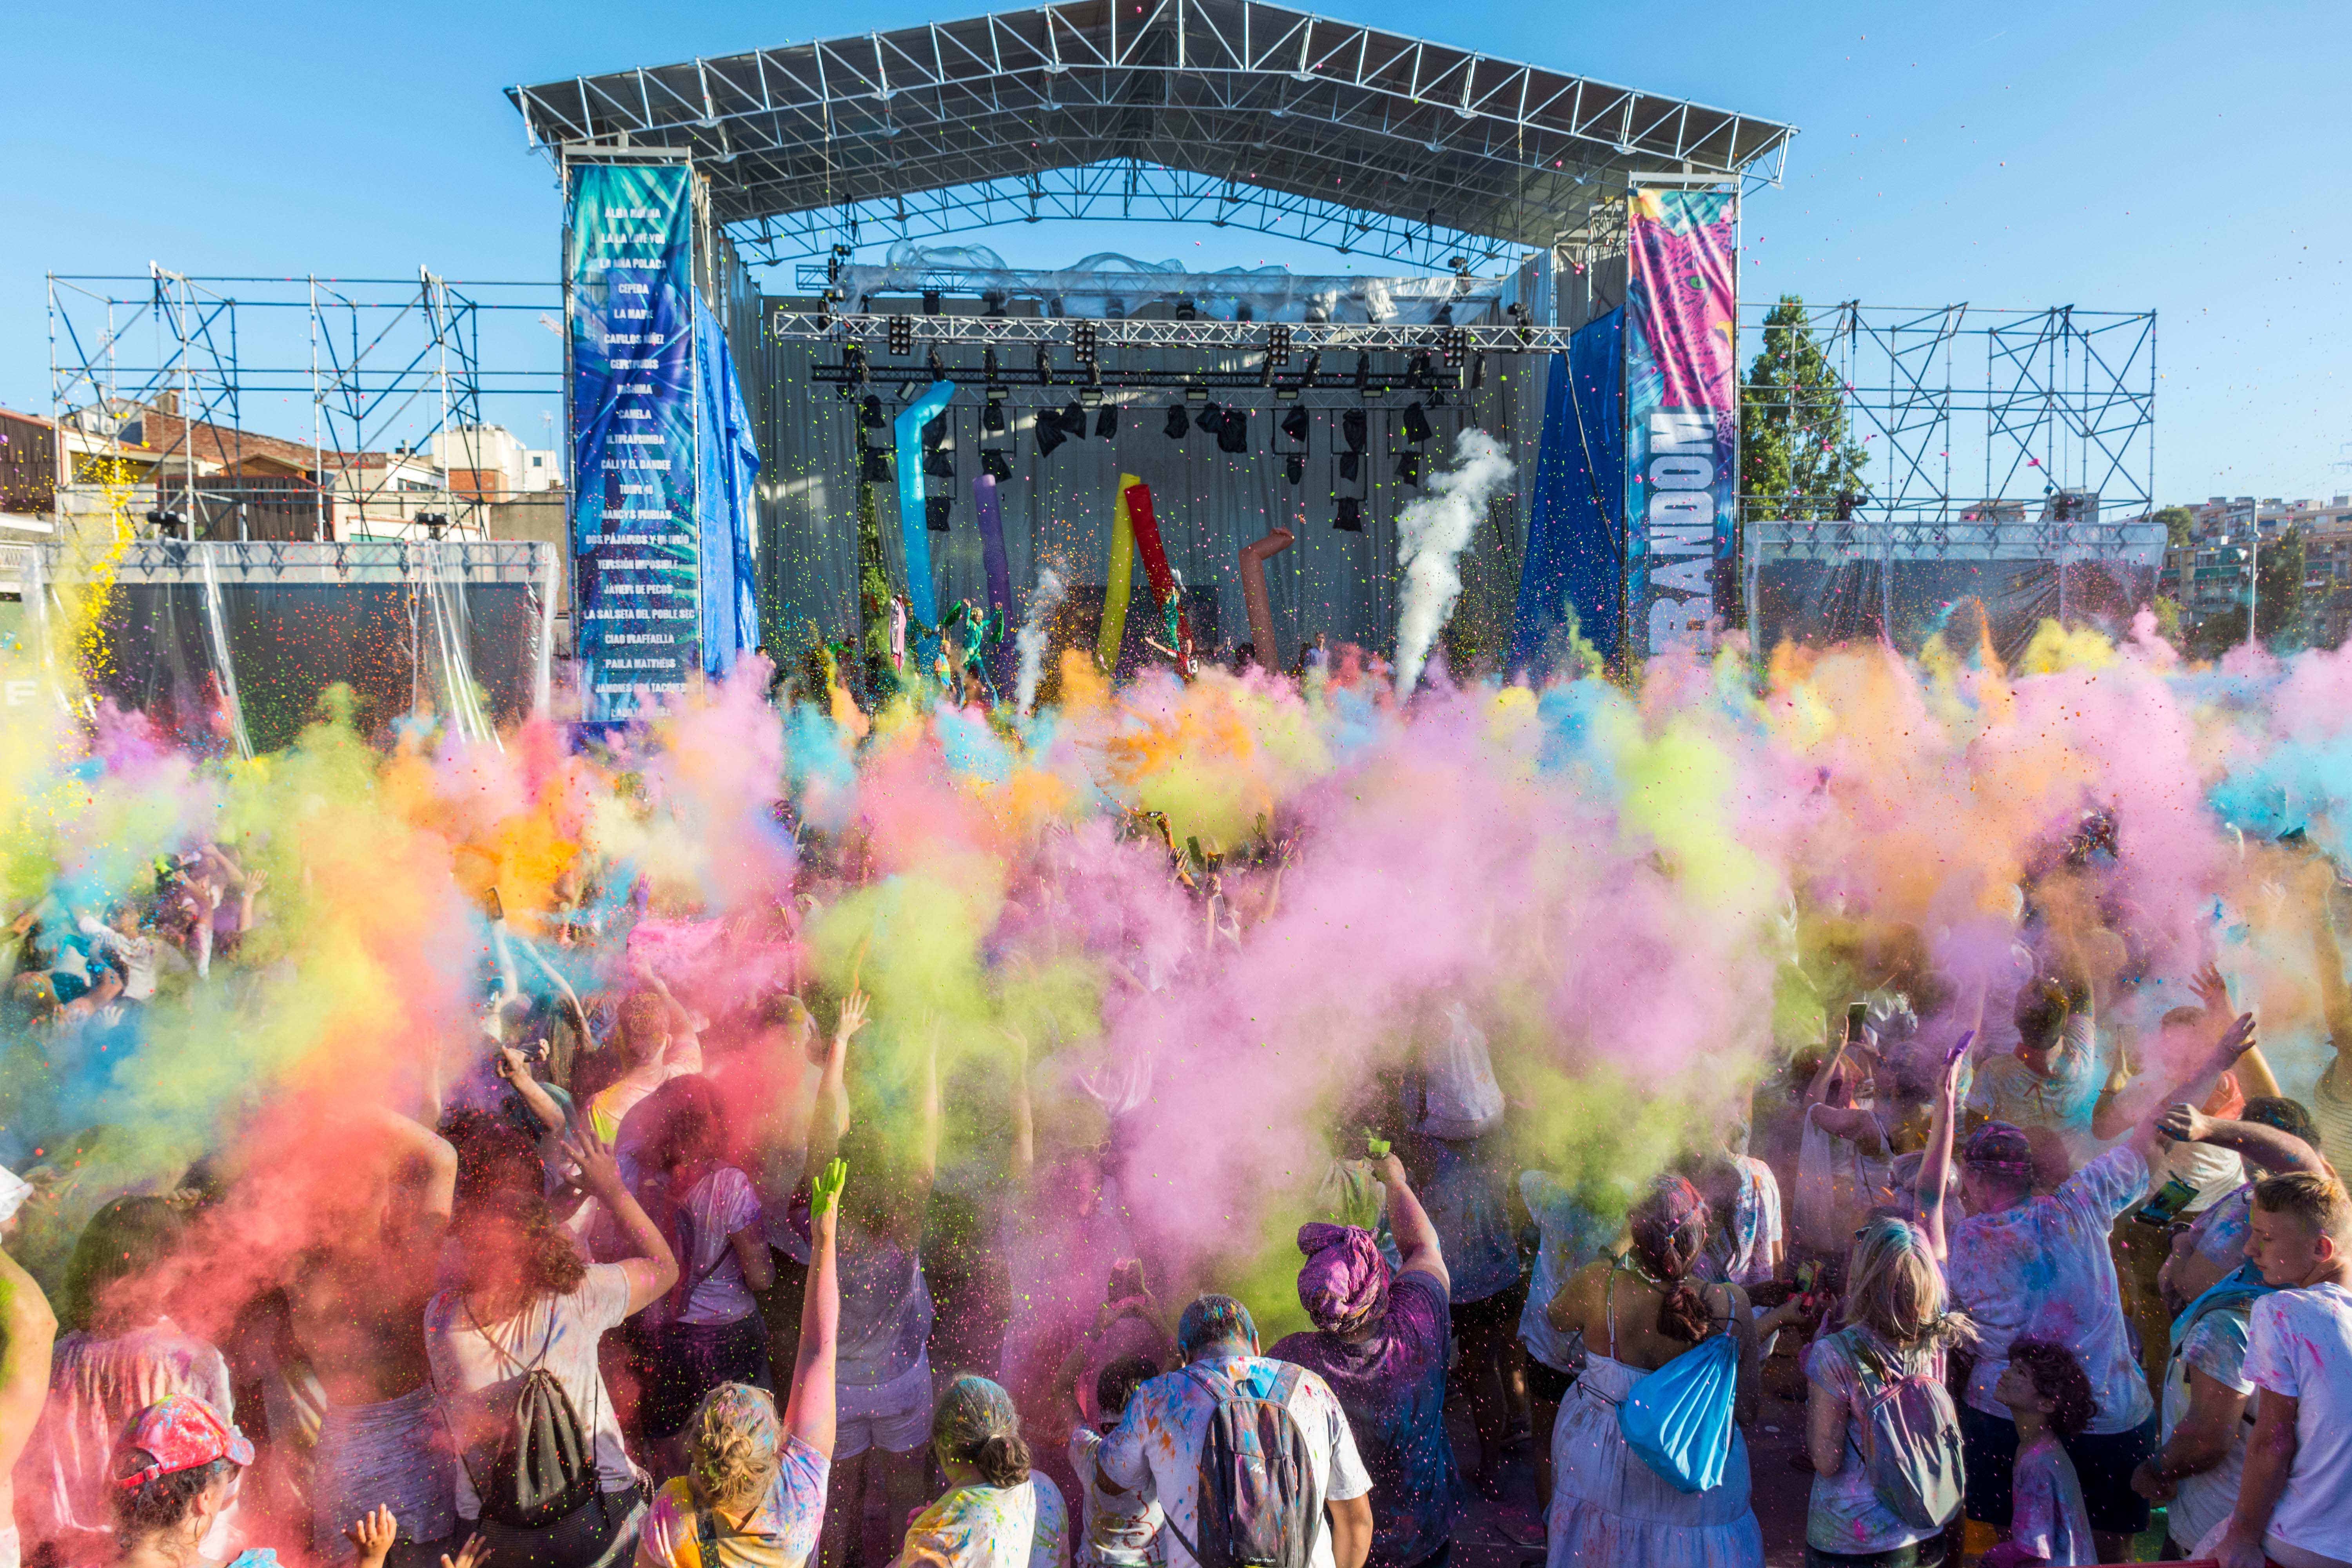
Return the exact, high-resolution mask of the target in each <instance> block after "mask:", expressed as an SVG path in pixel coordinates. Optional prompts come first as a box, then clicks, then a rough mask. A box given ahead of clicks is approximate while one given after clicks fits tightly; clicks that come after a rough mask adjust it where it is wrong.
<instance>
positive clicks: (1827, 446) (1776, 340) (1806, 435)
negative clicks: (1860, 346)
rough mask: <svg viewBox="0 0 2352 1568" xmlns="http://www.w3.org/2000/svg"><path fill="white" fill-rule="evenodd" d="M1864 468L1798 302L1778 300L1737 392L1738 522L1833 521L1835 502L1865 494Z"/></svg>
mask: <svg viewBox="0 0 2352 1568" xmlns="http://www.w3.org/2000/svg"><path fill="white" fill-rule="evenodd" d="M1868 460H1869V454H1868V453H1866V452H1864V450H1863V448H1862V447H1861V445H1860V444H1859V443H1857V442H1856V441H1854V440H1853V438H1852V437H1851V435H1850V433H1849V431H1848V429H1847V426H1846V411H1845V398H1844V393H1843V387H1842V386H1841V385H1840V383H1839V378H1838V374H1837V367H1836V366H1834V365H1832V363H1830V357H1829V354H1828V353H1826V352H1825V351H1824V350H1823V348H1822V340H1821V339H1820V338H1819V337H1816V336H1815V335H1814V334H1813V332H1812V331H1811V330H1809V329H1808V328H1807V326H1806V324H1805V302H1804V301H1803V300H1801V299H1799V298H1798V297H1797V296H1796V295H1794V294H1783V295H1781V296H1780V303H1779V304H1777V305H1775V306H1773V307H1772V313H1771V314H1770V315H1769V316H1767V317H1765V318H1764V346H1763V347H1762V348H1761V349H1760V350H1759V351H1758V352H1757V355H1756V361H1755V363H1753V364H1751V365H1750V366H1749V367H1748V380H1747V382H1746V383H1745V384H1743V385H1742V386H1741V387H1740V396H1739V490H1740V517H1741V518H1742V520H1743V521H1745V520H1748V519H1755V518H1788V519H1791V520H1795V521H1811V520H1814V519H1820V518H1829V517H1835V516H1836V515H1837V510H1838V497H1839V496H1840V495H1841V494H1853V495H1865V494H1867V493H1868V492H1869V487H1868V486H1867V485H1865V484H1864V482H1863V479H1862V470H1863V466H1864V463H1866V462H1867V461H1868Z"/></svg>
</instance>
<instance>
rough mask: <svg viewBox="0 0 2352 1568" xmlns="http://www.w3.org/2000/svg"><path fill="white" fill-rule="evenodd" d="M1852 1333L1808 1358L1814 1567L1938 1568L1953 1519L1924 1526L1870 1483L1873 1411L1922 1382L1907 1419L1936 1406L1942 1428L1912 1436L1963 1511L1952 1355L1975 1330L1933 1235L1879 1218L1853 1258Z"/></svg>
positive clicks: (1848, 1328)
mask: <svg viewBox="0 0 2352 1568" xmlns="http://www.w3.org/2000/svg"><path fill="white" fill-rule="evenodd" d="M1844 1321H1845V1326H1844V1327H1843V1328H1842V1329H1840V1330H1838V1331H1836V1332H1835V1333H1832V1334H1824V1335H1823V1336H1822V1338H1821V1339H1820V1340H1818V1341H1816V1342H1814V1344H1813V1346H1812V1348H1811V1351H1809V1352H1807V1353H1806V1360H1805V1376H1806V1379H1807V1381H1808V1382H1810V1383H1811V1385H1812V1393H1811V1404H1810V1405H1809V1406H1808V1408H1807V1416H1806V1425H1805V1439H1806V1447H1807V1449H1808V1450H1809V1451H1810V1453H1811V1458H1812V1461H1813V1496H1812V1504H1811V1509H1810V1510H1808V1512H1807V1515H1806V1520H1805V1563H1806V1568H1849V1565H1867V1568H1936V1565H1937V1564H1938V1563H1942V1562H1943V1561H1944V1529H1945V1526H1946V1525H1948V1523H1949V1522H1950V1521H1949V1520H1948V1519H1946V1520H1942V1521H1937V1522H1935V1523H1933V1524H1922V1523H1920V1522H1918V1521H1916V1520H1915V1519H1911V1518H1906V1515H1905V1513H1904V1512H1902V1511H1898V1510H1896V1509H1895V1508H1894V1507H1891V1506H1890V1505H1889V1500H1887V1499H1885V1498H1883V1497H1881V1496H1880V1495H1879V1492H1878V1489H1877V1488H1876V1487H1875V1485H1874V1483H1873V1480H1872V1477H1871V1446H1872V1444H1873V1442H1874V1440H1875V1439H1874V1435H1873V1425H1874V1424H1873V1422H1872V1419H1871V1415H1870V1412H1871V1409H1872V1407H1873V1405H1874V1402H1875V1401H1877V1400H1880V1399H1883V1398H1885V1397H1886V1390H1887V1388H1888V1386H1889V1385H1890V1384H1895V1383H1898V1382H1901V1381H1903V1380H1906V1379H1919V1380H1923V1382H1922V1383H1920V1384H1914V1385H1913V1386H1914V1388H1916V1389H1921V1390H1922V1391H1924V1390H1925V1389H1926V1388H1927V1387H1928V1386H1932V1388H1933V1390H1934V1391H1935V1393H1927V1394H1925V1397H1924V1399H1916V1400H1911V1401H1907V1402H1906V1405H1905V1409H1906V1413H1908V1412H1909V1411H1910V1410H1913V1409H1916V1408H1922V1407H1932V1408H1934V1409H1935V1410H1936V1411H1937V1416H1936V1419H1935V1421H1934V1429H1933V1430H1929V1431H1918V1432H1914V1433H1913V1434H1912V1436H1913V1438H1914V1439H1915V1440H1916V1441H1917V1442H1919V1443H1921V1444H1923V1445H1924V1446H1925V1447H1926V1448H1927V1451H1928V1453H1929V1454H1930V1455H1931V1456H1933V1457H1935V1458H1938V1459H1940V1460H1941V1461H1942V1462H1944V1463H1947V1464H1948V1466H1949V1467H1950V1470H1949V1474H1950V1478H1951V1482H1952V1486H1953V1488H1954V1491H1953V1493H1952V1500H1953V1509H1952V1511H1954V1512H1958V1490H1957V1488H1958V1485H1959V1477H1960V1469H1959V1455H1960V1425H1959V1415H1958V1412H1957V1411H1955V1410H1954V1409H1953V1408H1952V1405H1951V1401H1950V1398H1949V1396H1948V1395H1946V1396H1944V1397H1943V1398H1942V1399H1940V1400H1938V1399H1937V1398H1936V1394H1937V1393H1940V1392H1941V1391H1942V1389H1943V1387H1944V1354H1945V1351H1946V1349H1947V1348H1948V1346H1949V1345H1950V1344H1951V1343H1952V1342H1954V1341H1955V1340H1964V1339H1966V1338H1967V1337H1969V1324H1968V1320H1967V1319H1965V1318H1962V1317H1957V1316H1955V1315H1954V1314H1953V1313H1952V1312H1951V1310H1950V1300H1949V1298H1948V1295H1947V1294H1946V1292H1945V1289H1944V1271H1943V1269H1942V1268H1940V1267H1938V1266H1937V1262H1936V1257H1935V1253H1934V1252H1933V1251H1932V1250H1931V1249H1930V1247H1929V1246H1928V1242H1927V1237H1926V1235H1924V1234H1923V1233H1922V1232H1921V1231H1920V1230H1919V1228H1918V1227H1917V1226H1914V1225H1912V1224H1910V1223H1909V1222H1908V1221H1906V1220H1901V1219H1896V1218H1893V1217H1891V1216H1887V1215H1880V1216H1878V1217H1876V1218H1874V1219H1873V1220H1871V1221H1870V1223H1869V1224H1867V1225H1865V1226H1863V1228H1862V1233H1861V1234H1860V1235H1859V1236H1858V1237H1855V1238H1854V1243H1853V1252H1852V1253H1851V1254H1850V1255H1849V1258H1848V1260H1847V1263H1846V1297H1845V1311H1844Z"/></svg>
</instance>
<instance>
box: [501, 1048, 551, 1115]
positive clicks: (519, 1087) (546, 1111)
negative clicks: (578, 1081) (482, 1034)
mask: <svg viewBox="0 0 2352 1568" xmlns="http://www.w3.org/2000/svg"><path fill="white" fill-rule="evenodd" d="M498 1073H499V1077H500V1078H502V1079H506V1080H507V1082H509V1083H510V1084H512V1085H514V1089H515V1092H516V1093H517V1094H520V1096H522V1102H523V1104H525V1105H526V1106H529V1107H530V1113H531V1115H533V1116H535V1117H537V1118H538V1119H539V1124H540V1125H541V1127H543V1128H545V1129H546V1130H547V1131H550V1132H561V1131H563V1107H562V1106H560V1105H558V1104H556V1103H555V1097H554V1096H553V1095H551V1094H550V1093H548V1092H547V1088H546V1086H545V1085H543V1084H541V1082H540V1081H539V1080H538V1079H535V1078H533V1077H531V1075H530V1058H528V1057H526V1056H524V1055H523V1054H522V1053H521V1052H520V1051H519V1050H517V1049H515V1048H514V1047H512V1046H500V1047H499V1060H498Z"/></svg>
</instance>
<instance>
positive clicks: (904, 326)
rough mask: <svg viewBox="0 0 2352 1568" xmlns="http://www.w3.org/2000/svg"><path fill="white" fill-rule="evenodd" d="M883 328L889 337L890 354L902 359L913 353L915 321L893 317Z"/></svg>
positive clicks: (906, 317)
mask: <svg viewBox="0 0 2352 1568" xmlns="http://www.w3.org/2000/svg"><path fill="white" fill-rule="evenodd" d="M884 326H885V330H886V331H887V333H888V336H889V342H890V352H891V353H893V354H894V355H897V356H898V357H899V358H901V359H903V358H905V357H906V356H907V355H908V354H910V353H914V352H915V319H914V318H913V317H912V316H893V317H891V318H890V319H889V321H887V322H886V323H884Z"/></svg>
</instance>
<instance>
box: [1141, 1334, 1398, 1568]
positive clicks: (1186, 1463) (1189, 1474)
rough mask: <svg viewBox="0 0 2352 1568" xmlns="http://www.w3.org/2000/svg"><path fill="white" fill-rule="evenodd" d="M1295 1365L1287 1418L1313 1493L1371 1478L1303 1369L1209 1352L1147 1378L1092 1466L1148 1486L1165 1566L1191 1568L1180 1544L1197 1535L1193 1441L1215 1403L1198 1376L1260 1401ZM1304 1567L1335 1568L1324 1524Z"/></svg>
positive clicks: (1333, 1498) (1345, 1489)
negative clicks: (1301, 1442)
mask: <svg viewBox="0 0 2352 1568" xmlns="http://www.w3.org/2000/svg"><path fill="white" fill-rule="evenodd" d="M1290 1370H1296V1371H1297V1373H1298V1382H1297V1386H1296V1387H1295V1388H1293V1390H1292V1391H1291V1395H1290V1405H1289V1411H1290V1415H1291V1419H1292V1420H1294V1421H1296V1422H1297V1423H1298V1429H1299V1431H1300V1432H1302V1433H1303V1434H1305V1435H1306V1438H1307V1459H1308V1461H1309V1463H1311V1464H1312V1465H1313V1467H1314V1470H1315V1475H1314V1478H1313V1479H1314V1485H1315V1489H1316V1491H1317V1492H1318V1494H1320V1495H1321V1497H1322V1499H1323V1500H1324V1501H1326V1502H1346V1501H1347V1500H1349V1499H1351V1498H1360V1497H1362V1496H1363V1495H1364V1494H1365V1493H1367V1492H1369V1491H1370V1490H1371V1489H1372V1478H1371V1476H1370V1473H1369V1472H1367V1471H1366V1470H1365V1468H1364V1461H1363V1458H1362V1456H1361V1455H1360V1454H1358V1453H1357V1452H1356V1436H1355V1434H1354V1433H1353V1432H1352V1431H1350V1430H1349V1426H1348V1415H1347V1412H1345V1411H1343V1410H1341V1409H1340V1408H1339V1399H1338V1398H1337V1397H1335V1396H1334V1395H1333V1394H1332V1393H1331V1390H1330V1388H1329V1387H1328V1385H1326V1384H1325V1383H1324V1382H1323V1380H1322V1379H1321V1378H1319V1377H1318V1376H1316V1375H1315V1374H1314V1373H1311V1372H1308V1371H1307V1370H1306V1369H1305V1368H1303V1367H1300V1368H1296V1369H1293V1368H1291V1367H1290V1365H1289V1363H1286V1362H1278V1361H1273V1360H1270V1359H1268V1358H1267V1357H1265V1356H1213V1357H1211V1358H1209V1359H1207V1360H1205V1361H1197V1362H1194V1363H1192V1364H1191V1365H1189V1366H1187V1367H1185V1368H1183V1369H1182V1370H1181V1371H1179V1372H1171V1373H1163V1374H1162V1375H1160V1376H1159V1377H1155V1378H1153V1379H1152V1380H1151V1381H1150V1383H1147V1384H1144V1385H1143V1386H1142V1387H1141V1388H1139V1389H1137V1390H1136V1391H1135V1396H1134V1397H1133V1398H1131V1399H1129V1401H1128V1402H1127V1414H1126V1415H1124V1416H1122V1417H1121V1418H1120V1420H1119V1424H1118V1430H1117V1431H1115V1432H1113V1433H1112V1434H1111V1435H1110V1436H1108V1437H1106V1438H1105V1439H1103V1445H1102V1447H1101V1449H1100V1450H1099V1452H1098V1455H1097V1464H1099V1465H1100V1466H1101V1468H1102V1473H1103V1474H1104V1475H1106V1476H1108V1477H1109V1478H1110V1479H1111V1480H1112V1481H1113V1482H1114V1483H1115V1484H1117V1485H1118V1486H1122V1487H1126V1488H1128V1489H1129V1490H1133V1489H1136V1488H1138V1487H1141V1486H1146V1485H1149V1486H1150V1488H1151V1489H1152V1494H1151V1495H1153V1496H1154V1497H1156V1498H1158V1499H1159V1500H1160V1508H1161V1509H1162V1510H1164V1511H1165V1514H1166V1519H1167V1526H1168V1528H1167V1529H1166V1530H1165V1531H1162V1539H1163V1540H1164V1542H1166V1550H1167V1553H1168V1562H1169V1563H1170V1565H1171V1568H1194V1564H1195V1559H1194V1558H1193V1556H1192V1552H1190V1551H1188V1550H1187V1549H1186V1548H1185V1545H1184V1542H1187V1541H1193V1542H1197V1541H1199V1540H1200V1538H1201V1510H1200V1496H1199V1493H1200V1486H1201V1445H1202V1442H1203V1440H1204V1439H1205V1438H1206V1437H1207V1436H1208V1430H1209V1419H1210V1417H1211V1416H1212V1415H1213V1414H1214V1413H1215V1410H1216V1401H1215V1399H1214V1398H1213V1396H1212V1395H1211V1394H1210V1393H1209V1391H1208V1390H1207V1389H1205V1388H1203V1387H1202V1385H1201V1383H1200V1381H1198V1380H1200V1379H1202V1378H1206V1379H1208V1380H1209V1381H1210V1382H1212V1383H1217V1382H1223V1383H1224V1384H1227V1385H1228V1386H1230V1387H1232V1388H1234V1389H1236V1390H1238V1389H1240V1388H1242V1387H1244V1385H1246V1386H1247V1387H1248V1388H1249V1389H1250V1390H1251V1391H1252V1392H1254V1393H1255V1394H1257V1395H1258V1396H1259V1397H1261V1398H1263V1397H1265V1396H1266V1395H1268V1394H1272V1393H1273V1392H1274V1385H1275V1382H1276V1379H1278V1378H1279V1377H1280V1376H1281V1375H1282V1374H1283V1373H1284V1372H1286V1371H1290ZM1307 1568H1335V1564H1334V1560H1333V1558H1332V1555H1331V1531H1329V1529H1328V1528H1325V1529H1322V1530H1318V1531H1316V1533H1315V1549H1314V1551H1313V1552H1311V1553H1309V1555H1308V1557H1307Z"/></svg>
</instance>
